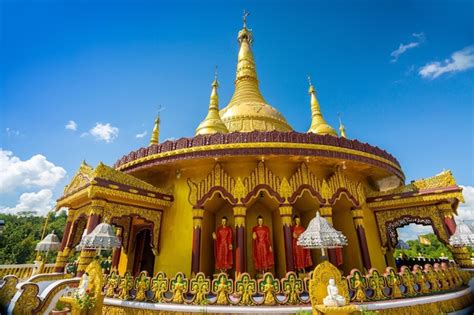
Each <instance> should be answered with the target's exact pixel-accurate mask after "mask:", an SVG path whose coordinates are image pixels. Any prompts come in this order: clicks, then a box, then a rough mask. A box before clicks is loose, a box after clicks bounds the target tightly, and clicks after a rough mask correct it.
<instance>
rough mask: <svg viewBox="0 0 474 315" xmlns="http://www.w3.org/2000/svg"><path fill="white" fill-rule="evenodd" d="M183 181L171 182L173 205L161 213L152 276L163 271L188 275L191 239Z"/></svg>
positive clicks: (191, 231) (185, 185) (186, 189)
mask: <svg viewBox="0 0 474 315" xmlns="http://www.w3.org/2000/svg"><path fill="white" fill-rule="evenodd" d="M188 190H189V188H188V185H187V183H186V178H185V177H183V176H181V177H180V178H179V179H177V178H176V179H174V198H175V199H174V202H173V205H172V206H171V207H170V208H169V209H166V210H165V211H164V212H163V220H162V222H161V233H160V253H159V254H158V256H156V257H155V273H156V272H157V271H164V272H165V273H166V274H167V275H170V276H174V274H175V273H177V272H180V271H181V272H185V273H186V274H187V275H189V272H190V270H191V254H192V239H193V220H192V206H191V205H190V204H189V201H188Z"/></svg>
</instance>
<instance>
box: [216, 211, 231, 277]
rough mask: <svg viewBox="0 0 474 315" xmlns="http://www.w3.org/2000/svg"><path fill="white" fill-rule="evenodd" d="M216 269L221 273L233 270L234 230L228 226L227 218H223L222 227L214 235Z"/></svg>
mask: <svg viewBox="0 0 474 315" xmlns="http://www.w3.org/2000/svg"><path fill="white" fill-rule="evenodd" d="M212 238H213V239H214V256H215V258H216V268H217V270H219V271H220V272H226V270H229V269H232V264H233V258H232V229H231V228H230V227H229V226H227V218H226V217H222V220H221V225H220V226H219V227H218V228H217V230H216V232H213V233H212Z"/></svg>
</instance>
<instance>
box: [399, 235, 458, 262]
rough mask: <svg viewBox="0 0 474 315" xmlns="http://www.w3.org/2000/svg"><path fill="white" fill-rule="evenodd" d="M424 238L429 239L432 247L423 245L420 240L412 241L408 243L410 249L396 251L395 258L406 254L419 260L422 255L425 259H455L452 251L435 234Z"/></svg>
mask: <svg viewBox="0 0 474 315" xmlns="http://www.w3.org/2000/svg"><path fill="white" fill-rule="evenodd" d="M422 236H423V237H425V238H427V239H428V240H429V241H430V242H431V245H423V244H421V243H420V241H419V240H418V239H417V240H410V241H407V242H406V243H407V244H408V246H410V248H409V249H396V250H395V253H394V257H395V258H398V257H400V254H405V255H407V256H408V257H409V258H417V257H419V254H421V256H422V257H424V258H439V257H441V256H443V255H444V256H445V257H448V258H449V259H453V254H452V253H451V251H450V250H449V249H448V247H447V246H446V245H445V244H443V243H441V242H440V241H439V240H438V237H437V236H436V235H435V234H434V233H429V234H426V235H422Z"/></svg>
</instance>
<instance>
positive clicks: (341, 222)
mask: <svg viewBox="0 0 474 315" xmlns="http://www.w3.org/2000/svg"><path fill="white" fill-rule="evenodd" d="M332 217H333V224H334V228H335V229H336V230H338V231H341V232H342V233H343V234H344V235H345V236H346V237H347V246H344V247H343V249H342V255H343V264H342V269H343V270H344V274H345V275H348V274H349V273H350V271H351V270H352V269H353V268H357V269H359V270H363V267H362V266H363V265H362V255H361V252H360V246H359V240H358V238H357V233H356V230H355V226H354V221H353V219H352V213H351V210H350V208H349V207H348V206H347V205H345V202H344V200H340V201H338V202H337V203H336V204H335V206H334V208H333V214H332Z"/></svg>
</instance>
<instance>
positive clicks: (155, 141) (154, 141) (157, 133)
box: [150, 106, 161, 145]
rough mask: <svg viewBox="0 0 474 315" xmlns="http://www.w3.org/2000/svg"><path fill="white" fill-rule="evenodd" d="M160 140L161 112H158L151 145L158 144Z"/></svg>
mask: <svg viewBox="0 0 474 315" xmlns="http://www.w3.org/2000/svg"><path fill="white" fill-rule="evenodd" d="M160 108H161V106H160ZM159 141H160V113H159V112H158V116H156V119H155V126H154V127H153V131H152V132H151V138H150V145H154V144H158V143H159Z"/></svg>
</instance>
